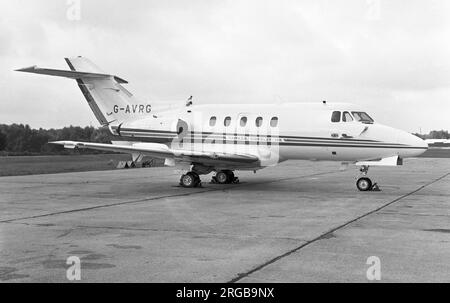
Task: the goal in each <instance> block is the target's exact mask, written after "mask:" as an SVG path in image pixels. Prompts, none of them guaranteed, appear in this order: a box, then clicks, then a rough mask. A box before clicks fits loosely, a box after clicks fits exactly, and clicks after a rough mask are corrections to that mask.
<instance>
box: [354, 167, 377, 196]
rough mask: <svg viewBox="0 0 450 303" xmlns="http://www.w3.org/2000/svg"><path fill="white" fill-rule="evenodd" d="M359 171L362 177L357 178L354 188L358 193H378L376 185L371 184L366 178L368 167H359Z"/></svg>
mask: <svg viewBox="0 0 450 303" xmlns="http://www.w3.org/2000/svg"><path fill="white" fill-rule="evenodd" d="M359 171H360V172H361V174H362V177H360V178H358V180H357V181H356V187H357V188H358V189H359V190H360V191H369V190H370V191H380V188H379V187H378V184H377V183H373V182H372V180H370V179H369V178H368V177H367V173H368V171H369V166H367V165H363V166H361V169H360V170H359Z"/></svg>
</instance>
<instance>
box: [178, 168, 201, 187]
mask: <svg viewBox="0 0 450 303" xmlns="http://www.w3.org/2000/svg"><path fill="white" fill-rule="evenodd" d="M199 184H200V177H199V176H198V175H197V174H196V173H193V172H188V173H187V174H185V175H182V176H181V179H180V185H181V186H183V187H188V188H192V187H196V186H198V185H199Z"/></svg>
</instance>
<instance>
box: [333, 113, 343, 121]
mask: <svg viewBox="0 0 450 303" xmlns="http://www.w3.org/2000/svg"><path fill="white" fill-rule="evenodd" d="M340 121H341V112H340V111H334V112H333V114H331V122H340Z"/></svg>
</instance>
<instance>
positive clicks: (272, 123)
mask: <svg viewBox="0 0 450 303" xmlns="http://www.w3.org/2000/svg"><path fill="white" fill-rule="evenodd" d="M270 126H271V127H277V126H278V118H277V117H272V119H271V120H270Z"/></svg>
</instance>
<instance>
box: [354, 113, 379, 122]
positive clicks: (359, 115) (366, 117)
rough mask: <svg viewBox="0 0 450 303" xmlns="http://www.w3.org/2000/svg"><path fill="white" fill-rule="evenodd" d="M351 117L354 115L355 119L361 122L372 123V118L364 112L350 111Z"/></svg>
mask: <svg viewBox="0 0 450 303" xmlns="http://www.w3.org/2000/svg"><path fill="white" fill-rule="evenodd" d="M352 114H353V117H355V120H356V121H358V122H362V123H369V124H371V123H373V122H374V121H373V119H372V118H371V117H370V116H369V115H368V114H367V113H365V112H352Z"/></svg>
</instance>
